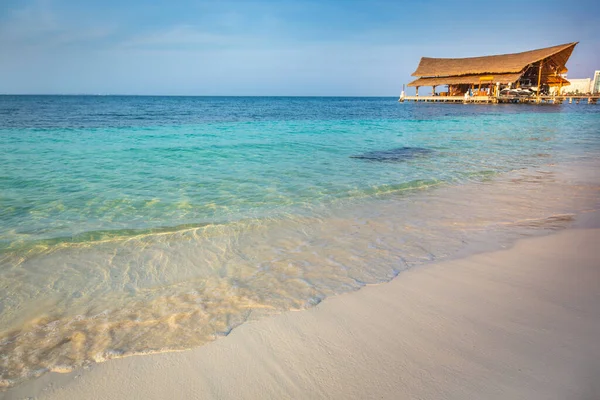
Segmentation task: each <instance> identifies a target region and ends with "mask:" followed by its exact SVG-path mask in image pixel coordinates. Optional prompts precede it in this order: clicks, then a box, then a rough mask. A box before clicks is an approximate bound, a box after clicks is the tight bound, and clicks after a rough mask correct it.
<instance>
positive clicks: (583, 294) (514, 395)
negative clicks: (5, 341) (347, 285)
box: [0, 212, 600, 399]
mask: <svg viewBox="0 0 600 400" xmlns="http://www.w3.org/2000/svg"><path fill="white" fill-rule="evenodd" d="M577 225H578V229H568V230H564V231H561V232H559V233H556V234H553V235H550V236H544V237H537V238H528V239H523V240H520V241H518V242H517V243H516V244H515V245H514V246H513V247H511V248H509V249H507V250H502V251H496V252H489V253H482V254H477V255H474V256H470V257H467V258H463V259H458V260H452V261H446V262H441V263H436V264H431V265H428V266H424V267H419V268H415V269H412V270H409V271H405V272H402V273H401V274H400V275H399V276H398V277H397V278H396V279H394V280H393V281H392V282H389V283H386V284H381V285H373V286H368V287H366V288H363V289H361V290H359V291H357V292H353V293H347V294H343V295H340V296H336V297H332V298H328V299H326V300H325V301H323V302H322V303H321V304H319V305H318V306H317V307H314V308H312V309H309V310H305V311H300V312H287V313H284V314H282V315H278V316H275V317H271V318H265V319H262V320H259V321H255V322H249V323H246V324H243V325H242V326H240V327H238V328H236V329H235V330H233V331H232V332H231V333H230V334H229V335H228V336H227V337H225V338H222V339H219V340H217V341H215V342H213V343H210V344H208V345H205V346H203V347H200V348H197V349H194V350H190V351H184V352H179V353H165V354H156V355H151V356H145V357H130V358H124V359H118V360H113V361H111V362H107V363H102V364H97V365H94V366H93V367H91V368H88V369H79V370H77V371H75V372H72V373H69V374H57V373H52V374H47V375H44V376H42V377H41V378H39V379H37V380H34V381H30V382H26V383H25V384H23V385H21V386H18V387H16V388H13V389H12V390H10V391H8V392H5V393H3V394H0V398H5V399H16V398H27V397H29V396H36V397H37V398H40V399H83V398H86V399H120V398H127V399H164V398H186V399H193V398H198V399H212V398H214V399H286V398H290V399H291V398H293V399H301V398H310V399H348V398H361V399H367V398H383V399H403V398H406V399H416V398H419V399H441V398H444V399H597V398H600V341H599V340H598V338H600V246H599V244H600V229H599V228H600V218H599V215H598V213H597V212H591V213H587V215H584V216H583V219H581V218H580V219H579V221H578V224H577Z"/></svg>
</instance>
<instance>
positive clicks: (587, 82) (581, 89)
mask: <svg viewBox="0 0 600 400" xmlns="http://www.w3.org/2000/svg"><path fill="white" fill-rule="evenodd" d="M568 79H569V82H570V83H571V84H570V85H568V86H563V87H562V89H561V91H560V93H561V94H586V93H590V91H591V90H590V89H591V87H592V79H591V78H581V79H573V78H568Z"/></svg>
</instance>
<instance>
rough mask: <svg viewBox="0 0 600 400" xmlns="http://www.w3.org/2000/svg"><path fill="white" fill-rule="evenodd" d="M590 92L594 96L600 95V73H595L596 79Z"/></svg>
mask: <svg viewBox="0 0 600 400" xmlns="http://www.w3.org/2000/svg"><path fill="white" fill-rule="evenodd" d="M590 91H591V92H592V93H594V94H596V93H600V71H596V72H594V79H593V80H592V87H591V88H590Z"/></svg>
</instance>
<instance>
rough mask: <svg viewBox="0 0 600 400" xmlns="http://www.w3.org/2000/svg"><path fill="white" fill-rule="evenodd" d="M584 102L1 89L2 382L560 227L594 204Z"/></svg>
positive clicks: (170, 340)
mask: <svg viewBox="0 0 600 400" xmlns="http://www.w3.org/2000/svg"><path fill="white" fill-rule="evenodd" d="M599 111H600V108H598V107H597V106H585V105H576V106H575V105H573V106H568V105H564V106H552V107H530V106H520V105H517V106H512V105H505V106H462V105H425V104H424V105H421V104H418V105H412V104H398V103H397V102H396V101H395V99H377V98H368V99H365V98H358V99H352V98H343V99H337V98H325V99H324V98H170V97H157V98H153V97H60V96H40V97H36V96H23V97H14V96H2V97H0V222H1V224H0V288H1V290H2V295H1V299H0V302H1V303H0V308H1V310H2V314H1V316H0V353H1V354H2V358H1V359H0V368H1V379H2V385H4V386H10V385H13V384H14V383H16V382H18V381H20V380H21V379H23V378H26V377H32V376H36V375H39V374H40V373H43V372H45V371H48V370H53V371H67V370H70V369H72V368H73V367H75V366H80V365H85V364H86V363H89V362H93V361H103V360H105V359H109V358H113V357H120V356H124V355H130V354H142V353H150V352H159V351H167V350H179V349H185V348H190V347H193V346H197V345H200V344H202V343H205V342H207V341H210V340H213V339H214V338H215V337H217V336H219V335H226V334H227V333H228V332H229V331H230V330H231V329H232V328H233V327H235V326H236V325H238V324H240V323H242V322H244V321H246V320H248V319H251V318H257V317H260V316H262V315H266V314H270V313H276V312H281V311H285V310H289V309H302V308H305V307H309V306H311V305H314V304H317V303H318V302H320V301H321V300H322V299H323V298H325V297H327V296H330V295H333V294H336V293H342V292H345V291H349V290H355V289H357V288H360V287H361V286H363V285H364V284H367V283H378V282H384V281H387V280H389V279H391V278H393V277H394V276H395V275H396V274H398V273H399V272H400V271H401V270H403V269H406V268H409V267H412V266H415V265H419V264H423V263H425V262H430V261H433V260H437V259H441V258H447V257H452V256H453V255H456V254H458V252H460V251H464V250H465V249H470V251H473V250H478V249H483V248H494V247H498V246H502V245H508V244H509V243H511V241H513V240H514V239H516V238H518V237H521V236H523V235H532V234H539V233H543V232H546V231H550V230H555V229H561V228H563V227H566V226H568V225H569V223H570V221H571V220H572V215H573V214H575V213H578V212H582V211H585V210H588V209H590V208H594V207H596V206H597V205H598V204H597V202H598V185H597V182H596V180H595V177H596V174H595V171H596V167H597V166H598V165H597V163H596V161H595V160H596V159H597V156H598V154H599V153H598V151H599V150H600V112H599ZM398 149H405V150H402V151H397V150H398ZM406 149H414V150H415V151H410V150H406ZM382 154H383V159H382V157H379V158H377V157H375V159H373V155H375V156H377V155H382ZM357 155H358V156H360V155H367V156H368V157H366V158H365V157H363V158H356V156H357ZM390 158H391V159H390ZM379 161H383V162H379ZM584 173H585V175H584ZM582 176H587V177H588V178H589V179H587V180H585V179H583V178H582Z"/></svg>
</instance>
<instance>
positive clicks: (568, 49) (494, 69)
mask: <svg viewBox="0 0 600 400" xmlns="http://www.w3.org/2000/svg"><path fill="white" fill-rule="evenodd" d="M575 45H577V42H573V43H566V44H561V45H559V46H553V47H547V48H544V49H538V50H531V51H525V52H523V53H514V54H502V55H495V56H484V57H470V58H429V57H423V58H421V61H420V62H419V66H418V67H417V70H416V71H415V72H414V73H413V74H412V76H421V77H441V76H460V75H474V74H508V73H518V72H521V71H523V70H524V69H525V68H526V67H527V66H529V65H531V64H533V63H536V62H538V61H540V60H543V59H546V58H549V57H552V63H553V64H554V65H555V66H556V68H560V67H561V66H562V67H564V65H565V64H566V63H567V60H568V59H569V57H570V56H571V53H572V52H573V48H574V47H575ZM419 86H420V85H419Z"/></svg>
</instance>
